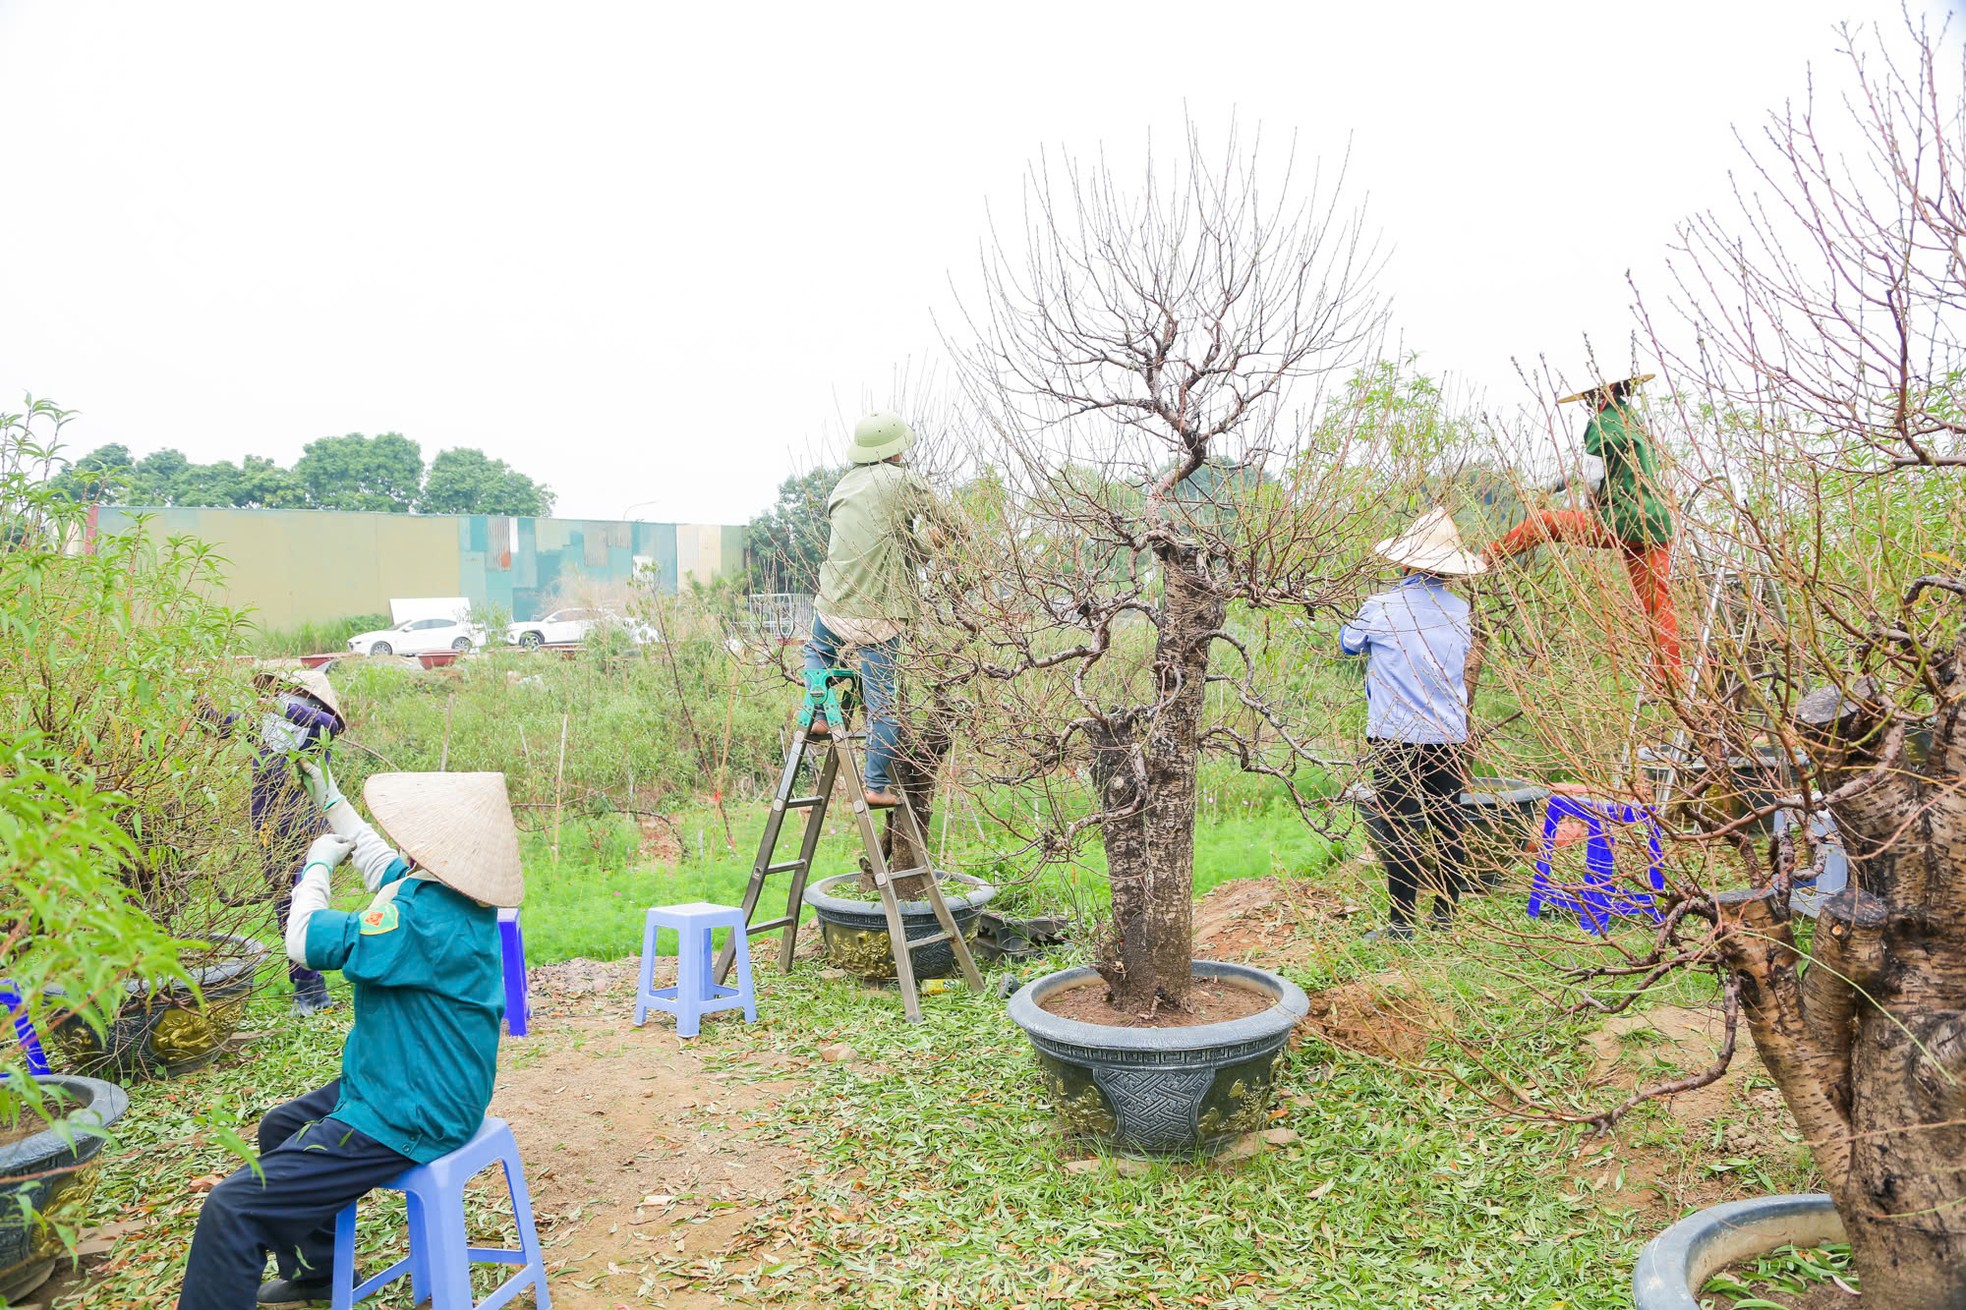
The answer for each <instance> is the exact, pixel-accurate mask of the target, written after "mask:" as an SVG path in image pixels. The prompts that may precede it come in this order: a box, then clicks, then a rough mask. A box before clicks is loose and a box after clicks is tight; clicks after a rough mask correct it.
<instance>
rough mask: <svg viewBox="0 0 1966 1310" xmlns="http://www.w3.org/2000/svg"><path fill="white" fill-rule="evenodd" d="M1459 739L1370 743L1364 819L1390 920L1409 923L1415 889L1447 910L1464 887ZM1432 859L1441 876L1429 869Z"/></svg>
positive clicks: (1439, 909) (1463, 782)
mask: <svg viewBox="0 0 1966 1310" xmlns="http://www.w3.org/2000/svg"><path fill="white" fill-rule="evenodd" d="M1463 754H1464V752H1463V749H1462V745H1461V743H1460V742H1427V743H1414V742H1404V741H1375V742H1373V743H1372V801H1373V805H1372V813H1371V815H1370V817H1369V819H1368V822H1370V824H1371V826H1372V832H1373V836H1374V837H1375V838H1376V839H1377V840H1376V843H1375V844H1376V845H1377V846H1378V848H1379V857H1380V859H1381V860H1382V861H1384V863H1385V866H1386V887H1387V890H1388V891H1390V892H1391V893H1392V901H1393V910H1392V917H1393V922H1394V923H1411V922H1413V909H1414V904H1415V902H1416V901H1417V900H1418V899H1419V894H1420V888H1421V887H1422V886H1423V885H1430V886H1432V888H1433V891H1434V894H1435V895H1436V896H1438V897H1441V898H1443V899H1442V903H1441V904H1440V905H1438V906H1436V907H1435V912H1436V913H1445V912H1447V908H1448V907H1451V906H1452V905H1453V904H1454V903H1455V902H1456V901H1458V900H1459V899H1460V898H1461V893H1462V891H1464V890H1465V889H1466V887H1467V865H1468V848H1467V843H1466V842H1465V841H1464V840H1463V838H1462V835H1461V805H1460V795H1461V793H1462V792H1463V791H1464V790H1466V789H1467V767H1466V764H1465V762H1464V760H1463ZM1430 848H1431V853H1432V854H1433V855H1435V857H1436V859H1437V862H1438V868H1439V874H1438V877H1437V878H1436V877H1435V876H1434V875H1432V874H1430V873H1429V871H1428V869H1427V864H1428V859H1427V857H1428V855H1429V853H1430Z"/></svg>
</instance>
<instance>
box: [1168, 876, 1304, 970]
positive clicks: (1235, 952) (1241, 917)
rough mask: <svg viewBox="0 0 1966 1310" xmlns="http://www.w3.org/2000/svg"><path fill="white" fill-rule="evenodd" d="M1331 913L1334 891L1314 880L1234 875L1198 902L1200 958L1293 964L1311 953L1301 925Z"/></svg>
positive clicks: (1197, 953) (1197, 947) (1197, 955)
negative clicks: (1316, 886)
mask: <svg viewBox="0 0 1966 1310" xmlns="http://www.w3.org/2000/svg"><path fill="white" fill-rule="evenodd" d="M1331 912H1332V909H1331V905H1330V903H1329V898H1328V896H1326V897H1320V896H1319V895H1318V894H1316V893H1315V892H1314V890H1313V889H1312V888H1311V886H1310V885H1309V884H1308V883H1301V882H1290V881H1286V880H1285V879H1282V878H1275V877H1271V878H1236V879H1233V880H1231V881H1229V882H1225V883H1222V884H1220V885H1218V886H1216V887H1214V888H1213V889H1211V890H1210V891H1209V892H1208V894H1207V895H1205V896H1203V897H1202V898H1201V899H1200V900H1198V901H1196V902H1195V917H1194V926H1195V958H1196V959H1199V960H1225V961H1228V962H1229V963H1232V964H1245V963H1256V964H1261V965H1262V966H1263V967H1264V968H1266V969H1277V968H1287V967H1289V966H1290V965H1292V964H1296V963H1301V962H1302V961H1303V960H1305V959H1306V958H1308V956H1309V954H1310V943H1309V940H1308V939H1307V938H1305V937H1304V936H1303V934H1302V932H1301V925H1303V924H1305V923H1308V922H1310V921H1312V920H1313V919H1319V918H1324V917H1328V916H1329V915H1330V914H1331Z"/></svg>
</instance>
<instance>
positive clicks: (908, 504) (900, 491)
mask: <svg viewBox="0 0 1966 1310" xmlns="http://www.w3.org/2000/svg"><path fill="white" fill-rule="evenodd" d="M914 444H915V434H914V431H913V430H912V429H911V428H909V426H908V425H907V424H906V423H904V422H903V421H902V419H901V416H900V415H899V414H895V413H892V412H890V411H887V410H881V411H878V412H876V413H873V414H869V415H868V416H867V417H866V418H863V419H861V420H860V422H859V423H858V424H856V425H855V426H854V429H853V441H852V443H851V444H850V445H849V446H848V447H847V458H848V459H850V460H851V461H853V467H852V468H851V469H849V470H847V473H846V476H845V477H843V478H841V479H840V481H839V484H838V485H837V486H835V487H834V488H833V494H832V495H831V496H830V497H828V498H827V501H826V518H827V522H828V525H829V527H830V532H829V534H828V537H827V542H826V562H825V564H823V565H821V566H820V570H819V594H818V595H817V596H816V597H814V598H813V607H812V640H810V641H808V642H807V643H806V647H805V669H806V672H807V673H813V672H817V671H820V670H823V669H831V668H837V667H839V660H840V648H841V647H842V646H845V645H849V644H851V645H853V646H855V647H857V648H858V649H859V652H860V693H861V697H862V698H863V699H864V700H865V701H866V705H867V804H869V805H872V806H883V807H884V806H893V805H899V804H900V803H901V798H900V796H898V795H896V794H895V792H894V791H893V789H892V785H891V782H890V779H889V774H888V770H889V768H890V766H891V765H892V764H893V762H894V751H895V744H896V742H897V741H898V739H899V737H900V734H901V726H900V724H899V723H898V722H896V720H895V717H894V693H895V674H896V669H895V664H896V657H897V655H898V654H899V651H900V646H901V635H902V633H903V632H904V631H906V629H907V627H908V624H909V623H910V622H911V621H913V619H914V618H915V615H916V612H917V610H918V609H919V608H920V605H921V587H920V572H921V565H922V562H923V561H924V560H925V559H926V558H927V555H928V552H929V550H930V549H931V548H933V547H935V546H939V545H941V544H942V543H943V541H944V540H946V539H947V537H948V536H949V535H950V533H951V532H952V530H953V526H954V524H953V521H952V520H951V519H950V517H949V514H948V511H947V509H946V508H945V507H944V506H943V505H942V502H941V501H940V500H939V499H938V498H937V496H936V494H935V492H934V491H933V490H932V489H931V488H930V487H929V485H928V483H927V482H926V481H925V480H924V479H923V478H922V476H921V474H919V473H916V472H915V471H914V470H912V469H910V468H907V467H906V466H905V465H904V464H903V463H902V459H903V457H904V456H905V455H906V454H907V452H908V450H909V448H910V447H912V446H913V445H914ZM827 731H828V728H827V725H826V721H825V719H823V718H818V719H815V720H814V721H813V725H812V733H813V735H814V736H820V737H823V736H825V735H826V733H827Z"/></svg>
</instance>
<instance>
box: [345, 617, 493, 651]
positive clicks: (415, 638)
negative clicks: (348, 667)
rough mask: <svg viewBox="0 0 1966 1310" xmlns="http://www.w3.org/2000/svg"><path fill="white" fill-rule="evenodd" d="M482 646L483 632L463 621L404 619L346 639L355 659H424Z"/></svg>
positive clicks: (483, 642) (483, 640) (483, 641)
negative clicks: (443, 651)
mask: <svg viewBox="0 0 1966 1310" xmlns="http://www.w3.org/2000/svg"><path fill="white" fill-rule="evenodd" d="M484 644H485V632H484V629H482V628H479V627H474V626H473V625H472V624H470V623H467V622H465V621H464V620H463V619H405V620H403V621H402V622H401V623H398V624H397V625H396V626H395V627H393V628H383V629H382V630H380V631H378V632H364V633H362V634H361V635H359V636H355V637H350V638H349V639H348V649H349V650H351V651H354V652H355V653H356V654H357V655H428V654H429V653H431V652H432V651H439V650H457V651H464V650H470V649H471V648H472V647H473V646H482V645H484Z"/></svg>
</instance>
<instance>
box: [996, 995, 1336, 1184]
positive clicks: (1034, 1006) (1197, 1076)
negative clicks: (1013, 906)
mask: <svg viewBox="0 0 1966 1310" xmlns="http://www.w3.org/2000/svg"><path fill="white" fill-rule="evenodd" d="M1194 976H1195V977H1196V978H1213V979H1221V980H1223V981H1226V982H1233V983H1237V984H1239V985H1241V986H1244V987H1248V988H1250V989H1251V990H1253V991H1258V992H1264V993H1267V994H1268V995H1270V996H1271V997H1273V998H1274V1003H1273V1004H1272V1005H1271V1006H1270V1007H1269V1008H1268V1009H1267V1010H1263V1011H1262V1012H1260V1013H1258V1014H1252V1015H1250V1016H1248V1017H1247V1018H1242V1019H1229V1020H1226V1021H1224V1022H1221V1023H1204V1024H1196V1025H1194V1026H1192V1027H1188V1028H1114V1027H1108V1026H1107V1025H1105V1024H1096V1023H1086V1022H1084V1021H1083V1020H1080V1019H1067V1018H1065V1017H1063V1016H1062V1015H1056V1014H1052V1013H1051V1012H1050V1011H1048V1010H1046V1009H1045V1008H1044V1006H1043V1002H1044V1000H1045V998H1046V997H1049V996H1054V995H1056V994H1057V993H1058V992H1060V991H1063V990H1064V989H1066V988H1068V987H1073V986H1077V985H1080V984H1083V983H1086V982H1097V981H1098V979H1099V975H1098V974H1097V973H1095V972H1094V971H1093V970H1091V969H1088V968H1078V969H1066V970H1064V971H1062V972H1060V973H1053V974H1047V975H1046V976H1045V977H1043V978H1040V979H1038V980H1037V981H1036V982H1033V983H1031V984H1029V985H1028V986H1025V987H1022V988H1020V989H1018V990H1017V991H1016V992H1014V993H1012V994H1011V998H1010V1017H1011V1019H1012V1020H1014V1021H1015V1022H1016V1024H1017V1026H1018V1027H1020V1028H1022V1029H1023V1030H1024V1035H1025V1036H1026V1037H1029V1038H1030V1039H1031V1045H1032V1046H1034V1047H1036V1048H1037V1053H1038V1068H1039V1071H1040V1073H1041V1075H1042V1077H1043V1079H1044V1085H1045V1087H1046V1089H1047V1091H1048V1092H1049V1094H1050V1097H1051V1103H1052V1105H1053V1106H1054V1107H1055V1108H1056V1109H1057V1111H1058V1117H1059V1119H1060V1121H1061V1122H1062V1124H1063V1126H1064V1130H1065V1133H1066V1135H1067V1136H1069V1137H1074V1138H1078V1139H1080V1140H1082V1141H1086V1142H1090V1143H1092V1144H1094V1145H1097V1146H1101V1147H1104V1148H1106V1149H1108V1150H1112V1151H1117V1152H1119V1153H1120V1154H1122V1155H1134V1156H1165V1155H1188V1156H1192V1155H1198V1154H1199V1155H1212V1154H1214V1153H1215V1152H1217V1151H1219V1150H1221V1149H1222V1148H1223V1147H1225V1146H1227V1145H1228V1144H1229V1142H1230V1141H1232V1140H1233V1139H1235V1138H1236V1137H1238V1136H1240V1135H1242V1134H1243V1133H1248V1132H1254V1131H1256V1130H1257V1129H1259V1128H1262V1127H1263V1126H1265V1125H1266V1124H1267V1123H1268V1122H1269V1110H1270V1094H1271V1090H1272V1088H1273V1087H1274V1086H1275V1084H1276V1079H1277V1074H1278V1072H1279V1070H1280V1069H1281V1068H1282V1066H1283V1050H1284V1044H1285V1043H1286V1042H1287V1041H1288V1040H1289V1038H1290V1030H1291V1029H1292V1028H1294V1027H1296V1025H1297V1021H1298V1020H1299V1019H1302V1018H1303V1017H1304V1016H1305V1014H1307V1013H1309V1011H1310V1008H1311V1006H1310V1002H1309V1001H1308V1000H1306V999H1305V996H1304V992H1303V989H1302V988H1300V987H1298V986H1297V984H1295V983H1293V982H1291V981H1290V980H1289V979H1287V978H1280V977H1278V976H1277V975H1276V974H1273V973H1271V972H1269V971H1268V970H1265V969H1257V968H1253V967H1251V966H1249V965H1246V964H1223V963H1219V962H1216V961H1212V960H1196V961H1195V962H1194Z"/></svg>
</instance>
